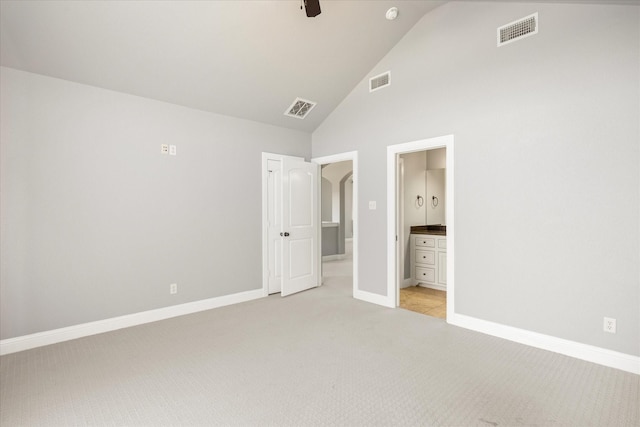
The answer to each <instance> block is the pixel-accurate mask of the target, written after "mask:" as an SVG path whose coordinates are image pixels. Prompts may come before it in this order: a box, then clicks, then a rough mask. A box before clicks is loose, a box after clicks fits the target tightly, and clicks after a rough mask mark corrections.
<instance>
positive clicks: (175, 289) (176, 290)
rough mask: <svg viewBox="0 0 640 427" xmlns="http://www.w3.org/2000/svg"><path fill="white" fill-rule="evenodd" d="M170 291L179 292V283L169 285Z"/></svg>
mask: <svg viewBox="0 0 640 427" xmlns="http://www.w3.org/2000/svg"><path fill="white" fill-rule="evenodd" d="M169 293H170V294H177V293H178V284H177V283H172V284H170V285H169Z"/></svg>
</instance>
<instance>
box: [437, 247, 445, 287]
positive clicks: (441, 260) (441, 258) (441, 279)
mask: <svg viewBox="0 0 640 427" xmlns="http://www.w3.org/2000/svg"><path fill="white" fill-rule="evenodd" d="M438 283H439V284H441V285H446V284H447V253H446V252H438Z"/></svg>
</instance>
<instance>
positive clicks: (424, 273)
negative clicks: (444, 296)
mask: <svg viewBox="0 0 640 427" xmlns="http://www.w3.org/2000/svg"><path fill="white" fill-rule="evenodd" d="M416 280H417V281H418V282H427V283H434V282H435V281H436V270H435V269H433V268H428V267H416Z"/></svg>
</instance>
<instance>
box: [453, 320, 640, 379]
mask: <svg viewBox="0 0 640 427" xmlns="http://www.w3.org/2000/svg"><path fill="white" fill-rule="evenodd" d="M447 322H448V323H449V324H451V325H455V326H460V327H461V328H465V329H470V330H472V331H476V332H482V333H484V334H487V335H492V336H494V337H499V338H504V339H507V340H509V341H514V342H517V343H520V344H525V345H529V346H531V347H536V348H540V349H543V350H548V351H552V352H554V353H560V354H564V355H565V356H570V357H575V358H576V359H581V360H586V361H587V362H592V363H597V364H598V365H604V366H608V367H610V368H615V369H620V370H622V371H626V372H631V373H633V374H636V375H640V357H638V356H632V355H630V354H625V353H619V352H617V351H613V350H608V349H605V348H600V347H595V346H592V345H588V344H582V343H578V342H575V341H569V340H565V339H562V338H557V337H553V336H550V335H544V334H539V333H537V332H532V331H527V330H525V329H519V328H514V327H512V326H506V325H501V324H499V323H493V322H489V321H487V320H482V319H477V318H475V317H470V316H465V315H461V314H456V313H453V314H452V315H449V316H447Z"/></svg>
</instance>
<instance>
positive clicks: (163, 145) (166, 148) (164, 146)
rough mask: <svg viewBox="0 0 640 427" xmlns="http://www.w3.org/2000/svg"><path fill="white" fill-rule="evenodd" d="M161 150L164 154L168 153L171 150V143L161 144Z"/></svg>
mask: <svg viewBox="0 0 640 427" xmlns="http://www.w3.org/2000/svg"><path fill="white" fill-rule="evenodd" d="M160 152H161V153H162V154H167V153H168V152H169V145H168V144H162V145H161V146H160Z"/></svg>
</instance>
